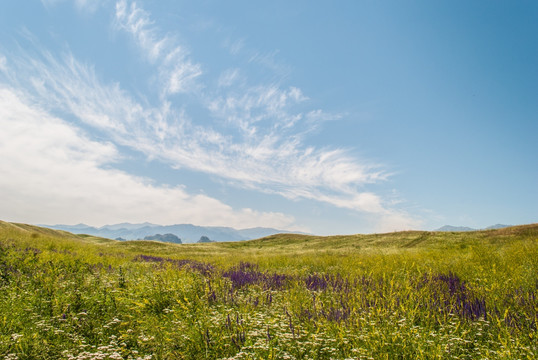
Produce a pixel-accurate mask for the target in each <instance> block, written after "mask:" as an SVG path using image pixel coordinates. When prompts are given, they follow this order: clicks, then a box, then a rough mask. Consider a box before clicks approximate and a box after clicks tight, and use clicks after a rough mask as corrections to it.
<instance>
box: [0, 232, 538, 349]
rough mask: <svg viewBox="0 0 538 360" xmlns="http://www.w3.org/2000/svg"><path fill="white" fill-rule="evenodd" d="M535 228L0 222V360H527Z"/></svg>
mask: <svg viewBox="0 0 538 360" xmlns="http://www.w3.org/2000/svg"><path fill="white" fill-rule="evenodd" d="M537 240H538V225H528V226H520V227H512V228H506V229H500V230H491V231H480V232H471V233H439V232H398V233H390V234H372V235H354V236H335V237H315V236H307V235H292V234H285V235H284V234H282V235H275V236H271V237H268V238H263V239H259V240H253V241H247V242H238V243H209V244H184V245H175V244H166V243H160V242H152V241H123V242H122V241H113V240H108V239H102V238H96V237H92V236H85V235H73V234H70V233H67V232H62V231H54V230H50V229H44V228H39V227H35V226H30V225H24V224H13V223H6V222H0V356H2V357H3V358H4V359H9V360H15V359H69V360H75V359H76V360H90V359H133V360H134V359H140V360H142V359H143V360H148V359H230V360H231V359H237V360H239V359H245V360H246V359H535V358H537V356H538V346H537V343H538V341H537V338H536V328H537V322H538V301H537V295H538V241H537Z"/></svg>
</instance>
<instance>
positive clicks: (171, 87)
mask: <svg viewBox="0 0 538 360" xmlns="http://www.w3.org/2000/svg"><path fill="white" fill-rule="evenodd" d="M116 24H117V26H118V27H119V28H120V29H122V30H124V31H126V32H127V33H129V34H130V35H132V36H133V37H134V39H135V41H136V44H137V45H138V46H139V47H140V48H141V49H142V51H143V52H144V54H145V56H146V57H147V59H148V60H149V61H150V62H151V63H153V64H156V65H157V67H158V72H159V79H160V81H161V83H162V85H163V86H162V88H163V95H164V96H166V95H171V94H176V93H185V92H190V91H193V90H195V89H197V87H198V84H197V82H196V79H197V78H198V77H199V76H200V75H202V73H203V72H202V67H201V65H200V64H197V63H195V62H193V61H191V59H190V58H189V52H188V51H187V50H186V49H185V48H184V47H183V46H181V45H179V44H178V43H177V41H176V40H175V39H174V38H172V37H170V36H168V35H160V34H159V30H158V28H157V27H155V26H154V23H153V21H152V20H151V18H150V16H149V13H147V12H146V11H145V10H144V9H142V8H141V7H140V6H138V5H137V3H136V2H130V1H127V0H119V1H118V2H117V3H116Z"/></svg>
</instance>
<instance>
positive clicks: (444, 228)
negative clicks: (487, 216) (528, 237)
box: [435, 224, 513, 232]
mask: <svg viewBox="0 0 538 360" xmlns="http://www.w3.org/2000/svg"><path fill="white" fill-rule="evenodd" d="M510 226H513V225H503V224H495V225H491V226H488V227H486V228H483V229H473V228H470V227H467V226H452V225H445V226H441V227H440V228H439V229H436V230H435V231H447V232H457V231H478V230H494V229H502V228H506V227H510Z"/></svg>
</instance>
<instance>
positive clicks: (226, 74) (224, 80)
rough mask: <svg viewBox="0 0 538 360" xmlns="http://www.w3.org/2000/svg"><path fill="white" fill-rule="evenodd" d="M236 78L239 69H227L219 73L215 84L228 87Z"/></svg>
mask: <svg viewBox="0 0 538 360" xmlns="http://www.w3.org/2000/svg"><path fill="white" fill-rule="evenodd" d="M238 78H239V69H237V68H236V69H227V70H225V71H223V72H222V74H220V76H219V80H218V82H217V85H218V86H219V87H230V86H232V85H233V84H234V83H235V82H236V81H237V79H238Z"/></svg>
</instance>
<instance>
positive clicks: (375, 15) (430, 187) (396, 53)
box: [0, 0, 538, 235]
mask: <svg viewBox="0 0 538 360" xmlns="http://www.w3.org/2000/svg"><path fill="white" fill-rule="evenodd" d="M537 19H538V2H536V1H511V2H507V1H490V0H488V1H486V0H477V1H472V2H469V1H459V0H455V1H454V0H450V1H435V2H432V1H419V0H414V1H370V0H340V1H306V0H294V1H282V0H274V1H246V0H234V1H217V0H200V1H176V0H173V1H172V0H158V1H157V0H139V1H131V0H41V1H37V0H29V1H24V2H21V1H2V2H0V199H1V201H0V219H1V220H4V221H16V222H24V223H32V224H49V225H52V224H77V223H85V224H89V225H93V226H102V225H105V224H114V223H120V222H131V223H142V222H151V223H155V224H161V225H170V224H184V223H190V224H195V225H201V226H230V227H234V228H237V229H243V228H250V227H257V226H261V227H273V228H277V229H282V230H295V231H304V232H309V233H314V234H319V235H330V234H352V233H374V232H391V231H398V230H410V229H421V230H433V229H436V228H438V227H440V226H443V225H445V224H450V225H459V226H470V227H474V228H483V227H486V226H489V225H493V224H497V223H502V224H527V223H535V222H538V191H537V189H538V186H537V185H538V160H537V159H538V141H537V139H538V66H537V65H538V21H537Z"/></svg>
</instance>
